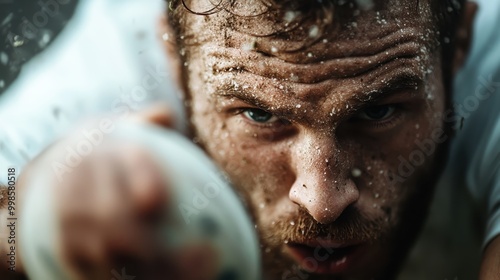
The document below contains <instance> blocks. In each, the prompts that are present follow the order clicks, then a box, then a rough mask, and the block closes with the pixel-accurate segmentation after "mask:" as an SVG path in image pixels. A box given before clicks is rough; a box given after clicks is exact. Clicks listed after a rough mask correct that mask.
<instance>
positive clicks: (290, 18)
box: [283, 11, 297, 24]
mask: <svg viewBox="0 0 500 280" xmlns="http://www.w3.org/2000/svg"><path fill="white" fill-rule="evenodd" d="M296 15H297V12H294V11H287V12H286V13H285V17H284V18H283V19H284V20H285V22H286V23H287V24H288V23H290V22H292V21H293V20H294V19H295V17H296Z"/></svg>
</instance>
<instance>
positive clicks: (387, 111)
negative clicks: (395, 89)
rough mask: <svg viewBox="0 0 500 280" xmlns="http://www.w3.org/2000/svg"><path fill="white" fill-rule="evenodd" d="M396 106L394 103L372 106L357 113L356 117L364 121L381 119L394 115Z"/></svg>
mask: <svg viewBox="0 0 500 280" xmlns="http://www.w3.org/2000/svg"><path fill="white" fill-rule="evenodd" d="M395 111H396V107H395V106H394V105H382V106H374V107H370V108H367V109H365V110H364V111H363V112H361V113H359V114H358V115H357V116H356V118H357V119H358V120H365V121H383V120H386V119H388V118H390V117H392V116H393V115H394V112H395Z"/></svg>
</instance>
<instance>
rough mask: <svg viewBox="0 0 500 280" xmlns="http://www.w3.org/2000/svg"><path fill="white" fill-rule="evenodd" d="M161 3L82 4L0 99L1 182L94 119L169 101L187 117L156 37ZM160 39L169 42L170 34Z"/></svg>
mask: <svg viewBox="0 0 500 280" xmlns="http://www.w3.org/2000/svg"><path fill="white" fill-rule="evenodd" d="M165 12H166V7H164V1H162V0H85V1H79V4H78V6H77V8H76V11H75V14H74V16H73V17H72V19H71V20H70V21H69V22H68V25H67V27H66V28H65V29H64V30H63V31H62V32H61V33H60V34H59V36H58V37H57V38H56V39H55V41H54V42H53V43H52V44H51V45H50V46H49V47H48V48H47V49H46V50H45V51H44V52H42V53H41V54H40V55H38V56H36V57H35V58H33V59H32V60H31V61H30V62H29V63H27V64H26V65H25V66H24V68H23V70H22V72H21V74H20V75H19V77H18V78H17V80H16V81H15V82H14V83H13V84H12V85H11V87H10V88H9V89H8V90H7V91H6V92H5V93H4V95H2V96H1V97H0V183H4V184H5V182H6V180H7V172H6V170H7V167H16V168H17V169H21V168H22V167H23V166H24V165H25V164H26V163H27V162H29V161H30V160H31V159H32V158H34V157H35V156H36V155H37V154H39V153H40V152H41V151H42V150H43V149H44V148H46V147H47V146H48V145H49V144H51V143H52V142H54V140H56V139H57V138H58V137H60V136H61V134H64V133H67V132H68V130H69V129H70V128H72V127H74V126H75V124H77V123H78V122H80V121H83V120H86V119H88V118H89V117H94V118H95V117H96V116H102V115H103V114H114V115H116V116H117V118H118V119H120V118H125V117H127V116H128V115H129V113H131V112H132V111H136V110H138V109H140V108H143V107H145V106H147V105H148V104H150V103H151V102H152V101H156V100H164V101H165V102H168V103H169V104H171V105H173V106H172V109H174V110H176V111H177V112H176V113H177V114H178V115H179V116H180V117H179V118H177V120H179V123H178V124H177V127H179V128H181V127H182V124H181V123H180V122H181V121H182V120H184V117H183V115H182V112H183V109H182V108H183V107H182V104H181V103H180V99H179V98H178V97H179V96H180V92H179V91H178V90H177V89H176V88H175V87H174V86H173V83H172V82H171V81H170V75H169V74H168V72H167V69H166V68H167V65H168V62H167V58H166V55H165V54H164V49H163V48H162V42H161V40H162V38H161V36H160V35H159V34H157V32H158V28H157V27H158V24H159V18H160V17H161V16H162V13H165ZM163 39H167V38H166V37H165V36H164V38H163Z"/></svg>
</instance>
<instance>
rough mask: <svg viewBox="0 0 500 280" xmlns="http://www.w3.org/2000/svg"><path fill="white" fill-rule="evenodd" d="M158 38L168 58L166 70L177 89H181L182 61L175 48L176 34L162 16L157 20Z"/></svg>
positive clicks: (165, 17) (176, 47)
mask: <svg viewBox="0 0 500 280" xmlns="http://www.w3.org/2000/svg"><path fill="white" fill-rule="evenodd" d="M157 30H158V38H159V40H160V41H161V42H162V44H163V49H164V50H165V53H166V55H167V58H168V70H169V71H170V73H171V74H172V77H173V80H174V82H175V83H177V86H178V88H180V89H182V88H183V82H182V59H181V57H180V54H179V49H178V46H177V40H176V37H177V36H176V34H175V32H174V30H173V29H172V26H171V25H170V23H169V22H168V19H167V16H166V15H164V16H162V17H160V19H159V20H158V28H157Z"/></svg>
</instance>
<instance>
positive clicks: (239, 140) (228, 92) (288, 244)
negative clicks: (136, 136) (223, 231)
mask: <svg viewBox="0 0 500 280" xmlns="http://www.w3.org/2000/svg"><path fill="white" fill-rule="evenodd" d="M242 2H243V1H242ZM258 2H259V1H249V2H248V4H245V5H247V6H244V5H243V6H236V7H235V8H234V9H236V10H237V11H236V12H234V13H233V14H236V13H237V14H245V13H246V14H257V13H259V11H262V9H263V8H262V6H260V5H259V4H256V3H258ZM381 2H382V1H381ZM384 2H386V1H384ZM420 2H425V1H420ZM243 3H246V2H243ZM250 3H253V4H250ZM403 3H404V4H403ZM202 6H204V4H199V6H197V4H192V7H193V9H194V10H197V11H203V10H204V9H206V6H205V7H202ZM336 9H337V10H336V12H335V16H339V15H342V16H340V18H339V19H335V18H334V19H333V21H334V22H335V24H334V25H333V26H332V27H329V28H326V29H323V28H319V27H320V26H321V20H322V19H323V18H320V19H319V20H320V21H319V23H318V24H315V21H314V20H306V21H304V22H303V23H301V24H300V25H298V28H299V29H296V31H297V30H298V31H297V32H299V33H300V31H303V33H304V34H305V37H304V38H302V39H297V38H293V36H289V38H286V37H285V36H286V35H285V36H283V37H279V36H278V37H276V36H274V37H273V36H267V37H262V36H255V35H258V34H266V33H270V31H274V30H275V28H277V27H276V26H278V27H280V26H281V27H282V26H287V24H286V22H288V21H292V22H293V18H294V17H295V16H297V15H298V14H295V13H294V12H292V11H290V12H283V13H282V14H281V16H282V17H281V18H278V19H276V16H269V17H256V18H258V20H250V19H249V18H247V19H242V20H238V19H235V16H234V15H230V13H228V12H226V11H220V12H218V13H216V14H214V15H211V16H199V15H192V14H186V15H185V17H184V18H185V23H184V24H185V26H186V31H185V33H184V36H185V37H184V39H185V40H186V42H185V43H186V46H185V49H184V50H181V52H185V61H186V64H185V68H186V73H187V76H186V79H187V85H188V90H189V95H190V98H191V102H192V103H191V108H190V110H191V114H192V115H191V117H192V119H191V120H192V123H193V125H194V129H195V133H196V137H197V140H198V141H199V143H201V145H203V146H204V147H205V149H206V151H207V153H208V154H209V155H210V156H211V157H212V158H213V159H214V160H215V161H216V162H217V163H218V164H219V165H220V166H221V167H222V168H223V169H224V170H225V171H226V172H227V173H228V174H229V176H230V179H231V180H232V182H233V183H234V185H235V187H236V188H237V189H238V190H240V191H242V193H243V194H244V195H245V196H246V198H247V199H248V202H249V207H250V208H251V209H252V212H253V215H254V217H255V221H256V225H257V229H258V231H259V233H260V237H261V240H262V254H263V258H264V262H265V270H266V274H267V275H269V276H270V279H323V278H328V277H327V276H328V275H329V278H328V279H332V275H335V276H336V277H333V279H351V278H355V279H365V278H370V279H371V278H373V277H389V275H390V274H391V272H390V271H392V270H395V269H396V267H397V266H398V264H399V262H400V261H401V259H402V256H403V254H404V253H403V252H405V251H406V249H407V246H409V243H410V241H411V240H412V239H413V237H414V235H415V234H416V233H415V231H417V230H418V227H419V225H420V222H421V219H423V217H424V215H425V209H426V206H427V203H428V197H429V194H430V193H431V191H432V185H433V183H434V178H435V177H436V170H437V169H436V166H435V165H436V164H435V163H436V161H437V156H436V155H435V154H436V153H434V151H436V150H438V148H437V147H438V146H439V147H440V145H439V144H440V143H442V142H443V141H444V138H445V137H446V135H443V130H444V128H443V120H442V119H441V118H440V117H439V115H440V113H442V112H443V111H444V109H445V104H446V98H445V94H444V89H443V82H442V77H441V65H440V55H439V53H438V52H437V51H436V50H435V49H434V48H433V47H432V46H433V44H434V41H435V40H436V35H435V34H434V32H433V29H434V30H435V28H431V27H432V23H431V22H430V21H429V19H430V18H431V16H430V11H429V7H427V6H426V4H425V3H420V6H418V5H417V4H416V2H415V1H408V3H406V2H403V1H394V3H392V1H391V3H387V2H386V3H385V4H377V5H375V6H374V7H372V8H371V9H369V10H366V11H363V10H358V8H357V7H356V6H350V5H349V4H346V5H344V6H340V7H336ZM276 21H279V22H278V23H276ZM280 24H281V25H280ZM283 24H285V25H283ZM290 25H291V23H290ZM300 28H302V29H300ZM316 38H319V39H317V40H315V39H316ZM306 41H307V42H311V43H310V44H307V45H305V46H304V47H303V48H299V47H300V45H303V43H304V42H306ZM298 46H299V47H298ZM294 48H295V49H296V50H291V49H294ZM297 49H298V50H297ZM304 271H308V272H311V273H312V275H307V274H305V272H304Z"/></svg>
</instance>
